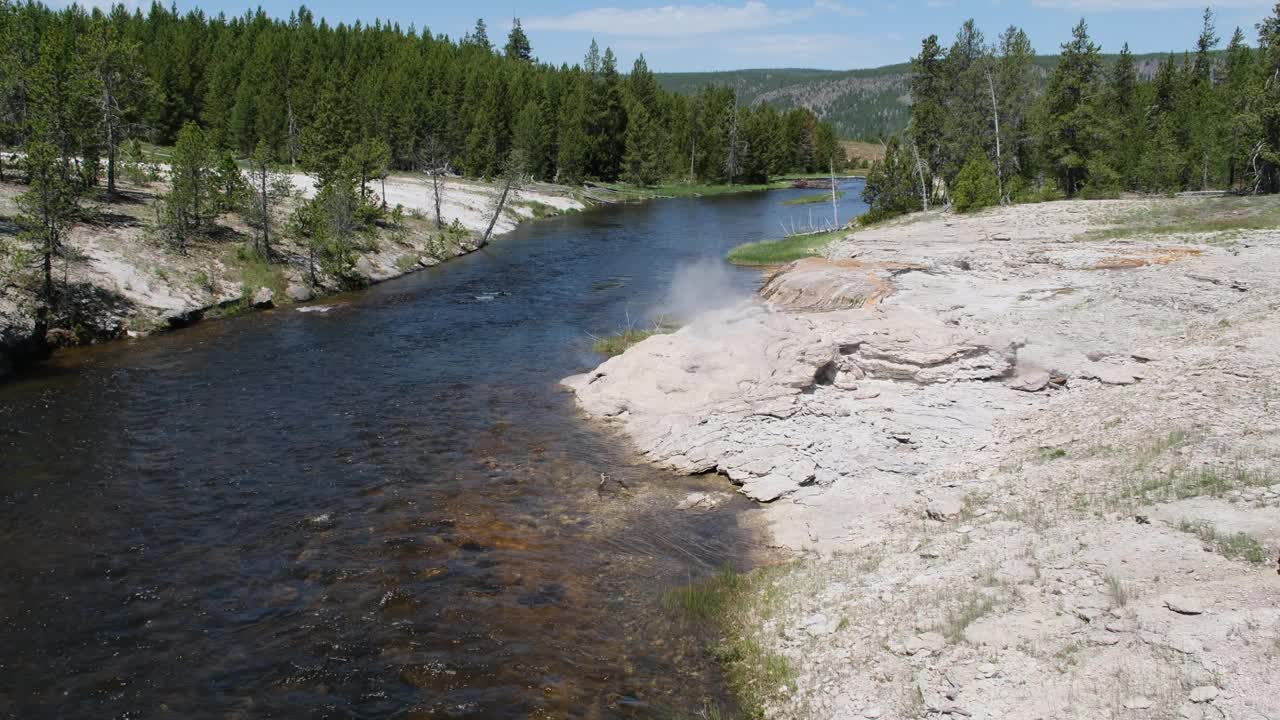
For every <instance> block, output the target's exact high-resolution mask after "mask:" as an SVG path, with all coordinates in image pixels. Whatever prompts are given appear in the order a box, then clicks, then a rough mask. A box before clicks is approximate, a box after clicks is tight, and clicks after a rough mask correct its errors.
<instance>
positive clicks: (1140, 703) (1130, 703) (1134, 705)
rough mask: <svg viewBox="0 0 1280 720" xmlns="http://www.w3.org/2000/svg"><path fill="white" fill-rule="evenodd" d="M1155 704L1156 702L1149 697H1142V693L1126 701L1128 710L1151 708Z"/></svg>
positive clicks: (1125, 704) (1125, 705)
mask: <svg viewBox="0 0 1280 720" xmlns="http://www.w3.org/2000/svg"><path fill="white" fill-rule="evenodd" d="M1154 704H1155V703H1153V702H1151V700H1150V699H1149V698H1145V697H1142V696H1141V695H1137V696H1135V697H1131V698H1129V699H1128V700H1125V701H1124V707H1125V709H1126V710H1150V709H1151V707H1152V706H1153V705H1154Z"/></svg>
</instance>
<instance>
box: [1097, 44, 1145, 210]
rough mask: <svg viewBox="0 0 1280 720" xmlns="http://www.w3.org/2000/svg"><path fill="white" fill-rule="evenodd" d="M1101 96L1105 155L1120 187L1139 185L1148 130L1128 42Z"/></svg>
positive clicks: (1117, 59) (1135, 69) (1136, 71)
mask: <svg viewBox="0 0 1280 720" xmlns="http://www.w3.org/2000/svg"><path fill="white" fill-rule="evenodd" d="M1104 97H1105V105H1106V108H1107V110H1108V112H1107V113H1106V114H1105V115H1104V120H1105V122H1106V129H1105V130H1106V149H1107V155H1108V156H1109V157H1111V158H1112V160H1113V162H1114V168H1115V170H1116V171H1117V172H1118V173H1119V176H1120V184H1121V186H1122V187H1126V188H1130V189H1135V188H1137V187H1138V186H1139V182H1138V168H1139V165H1140V163H1141V162H1142V156H1143V152H1144V148H1145V146H1146V138H1147V132H1146V130H1145V127H1144V125H1145V124H1146V119H1145V117H1144V115H1145V108H1143V107H1142V106H1141V105H1140V104H1139V97H1138V69H1137V66H1136V65H1135V64H1134V60H1133V53H1131V52H1129V44H1128V43H1125V45H1124V47H1123V48H1121V49H1120V55H1119V57H1117V58H1116V61H1115V63H1114V64H1113V65H1112V66H1111V70H1110V74H1109V77H1108V80H1107V89H1106V93H1105V96H1104Z"/></svg>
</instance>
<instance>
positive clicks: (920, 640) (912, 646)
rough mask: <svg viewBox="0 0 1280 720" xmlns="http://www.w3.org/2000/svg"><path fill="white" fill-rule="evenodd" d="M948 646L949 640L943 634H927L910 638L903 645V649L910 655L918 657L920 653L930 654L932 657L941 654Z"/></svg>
mask: <svg viewBox="0 0 1280 720" xmlns="http://www.w3.org/2000/svg"><path fill="white" fill-rule="evenodd" d="M946 646H947V639H946V638H945V637H943V636H942V634H941V633H936V632H927V633H922V634H920V635H916V636H915V637H913V638H908V639H907V641H906V642H904V643H902V649H903V651H905V652H906V653H907V654H908V655H917V654H919V653H928V654H930V655H932V654H933V653H936V652H941V651H942V649H943V648H944V647H946Z"/></svg>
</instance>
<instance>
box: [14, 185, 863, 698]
mask: <svg viewBox="0 0 1280 720" xmlns="http://www.w3.org/2000/svg"><path fill="white" fill-rule="evenodd" d="M847 189H848V190H849V192H848V196H847V198H846V199H845V200H844V201H843V202H842V208H841V212H842V215H843V216H844V217H845V218H848V217H850V216H851V215H852V214H854V213H856V212H858V211H860V210H861V205H860V203H859V202H858V201H857V200H856V199H855V198H856V197H857V195H858V194H859V193H858V191H859V190H860V185H859V184H858V183H852V184H851V185H850V187H848V188H847ZM810 192H811V191H810ZM800 194H806V193H805V191H789V190H788V191H776V192H770V193H760V194H752V195H740V196H730V197H722V198H709V199H700V200H694V199H690V200H665V201H658V202H652V203H648V204H643V205H629V206H618V207H608V208H601V209H596V210H591V211H589V212H585V213H581V214H577V215H570V216H565V217H561V218H555V219H551V220H545V221H540V222H536V223H529V224H526V225H524V226H522V227H521V228H519V229H517V230H516V231H515V232H514V233H512V234H510V235H507V236H504V237H502V238H500V239H499V240H497V241H496V242H495V243H494V244H492V245H491V246H490V247H488V248H486V249H485V250H482V251H480V252H478V253H475V254H473V255H471V256H468V257H465V258H460V259H458V260H456V261H453V262H450V263H447V264H446V265H444V266H441V267H438V268H435V269H433V270H430V271H426V272H422V273H418V274H415V275H411V276H407V277H404V278H401V279H399V280H395V281H392V282H388V283H385V284H383V285H379V286H377V287H374V288H372V289H370V290H367V291H365V292H361V293H355V294H351V295H348V296H343V297H339V298H336V299H330V300H327V301H325V303H324V304H323V305H322V306H320V307H319V308H318V311H314V312H299V311H298V309H296V308H294V309H284V310H277V311H271V312H266V313H260V314H254V315H249V316H244V317H240V318H236V319H231V320H225V321H212V322H207V323H203V324H201V325H198V326H196V327H194V328H191V329H188V330H183V331H180V332H176V333H172V334H169V335H165V336H160V337H155V338H149V339H147V340H145V341H140V342H136V343H120V344H115V345H109V346H104V347H100V348H92V349H86V350H81V351H74V352H67V353H63V354H60V355H58V356H57V357H55V359H54V360H53V361H51V362H49V363H47V364H45V365H43V366H41V367H38V368H36V369H34V370H33V371H32V372H30V373H29V374H28V375H27V376H26V377H25V378H23V379H22V380H20V381H17V382H13V383H10V384H8V385H3V386H0V556H2V558H3V569H2V570H0V573H2V574H0V716H5V717H15V718H46V717H47V718H151V717H170V718H259V717H290V718H293V717H332V718H346V717H351V718H385V717H406V718H431V717H476V718H481V717H483V718H517V717H520V718H524V717H546V718H553V717H554V718H560V717H584V718H611V717H662V718H682V717H695V716H698V713H699V711H701V710H703V709H704V708H708V707H711V706H718V707H722V708H730V707H731V703H730V701H729V700H728V699H727V698H725V697H724V695H723V692H722V689H721V687H722V683H721V678H720V677H719V675H718V674H717V671H716V668H715V667H714V664H713V663H711V662H710V661H709V660H708V659H707V658H706V656H705V653H703V652H702V651H701V650H700V642H701V640H702V639H703V638H704V634H703V632H704V631H705V629H704V628H693V627H689V626H688V625H687V624H686V622H687V621H686V620H684V619H682V618H679V617H674V616H673V614H672V613H670V612H668V611H664V610H663V609H662V602H661V599H662V595H663V592H664V591H665V590H668V589H670V588H672V587H675V586H678V585H681V584H684V583H686V582H688V581H689V580H690V579H696V578H699V577H704V576H706V575H707V574H708V573H710V572H712V571H714V570H715V569H717V568H719V567H722V566H725V565H731V564H732V565H736V564H741V563H743V562H745V561H746V560H747V559H748V556H749V555H750V554H751V552H752V550H753V549H756V548H754V546H753V543H755V542H757V540H756V538H755V537H754V535H753V533H752V532H751V530H750V529H749V526H750V524H751V523H750V522H748V520H749V518H750V514H751V512H752V511H751V510H750V508H749V506H748V505H747V504H746V503H745V502H744V501H738V500H734V501H731V502H729V503H727V504H726V505H724V506H722V507H721V508H719V509H717V510H716V511H713V512H701V513H700V512H680V511H676V510H675V509H674V506H675V505H676V503H677V502H678V501H679V500H680V499H681V498H683V497H684V496H685V495H686V494H688V493H689V492H693V491H708V490H718V491H725V490H727V489H728V485H727V482H726V481H724V480H723V479H721V478H717V477H703V478H683V477H677V476H674V475H673V474H671V473H668V472H664V471H660V470H656V469H653V468H651V467H648V466H646V465H645V464H644V463H643V462H642V461H641V460H640V459H639V458H637V457H635V456H634V454H633V453H631V452H630V451H629V450H628V449H627V446H626V443H625V441H624V440H623V439H622V438H620V437H618V436H617V435H615V434H612V433H611V432H610V431H608V430H607V429H602V428H600V427H597V426H596V425H595V424H593V423H591V422H588V421H585V420H584V419H583V418H581V417H580V416H579V415H578V414H577V413H576V412H575V410H574V406H573V400H572V398H571V397H570V396H569V395H568V394H566V393H565V392H563V391H561V390H560V389H559V388H558V387H557V381H558V380H559V379H560V378H562V377H564V376H566V375H569V374H572V373H575V372H582V371H584V370H586V369H589V368H590V367H592V366H594V365H595V364H596V363H598V362H599V360H600V358H599V356H597V355H595V354H594V353H593V352H592V351H591V345H592V340H591V335H592V334H607V333H610V332H613V331H616V330H618V329H619V328H621V327H624V326H625V325H627V324H628V323H630V324H632V325H637V326H643V325H645V324H647V323H649V322H652V321H653V319H654V318H655V317H656V316H658V315H660V314H663V313H667V312H670V311H671V310H672V308H673V303H675V304H676V305H688V304H690V303H691V302H692V303H694V304H696V303H698V302H701V301H703V300H706V301H710V300H713V299H717V298H723V297H726V296H729V295H731V294H732V293H734V292H740V293H744V294H745V293H746V292H749V291H751V290H752V289H754V288H755V287H756V286H757V285H758V284H759V281H760V274H759V273H758V272H755V271H747V270H737V269H728V268H727V267H726V266H724V265H723V263H722V262H721V261H720V258H722V257H723V256H724V253H725V252H726V251H727V250H728V249H729V248H731V247H732V246H734V245H736V244H738V243H741V242H746V241H752V240H758V239H762V238H766V237H770V236H775V235H777V234H778V232H779V227H781V226H783V225H787V224H793V223H792V220H791V218H794V219H795V223H796V224H803V223H804V222H806V221H807V220H808V217H809V216H810V214H812V215H813V216H814V217H826V215H824V214H823V213H828V214H829V213H830V206H829V205H827V206H815V207H814V208H813V209H812V212H811V210H810V209H809V208H806V207H798V208H797V207H784V206H783V205H782V204H781V201H782V200H785V199H786V198H788V197H795V196H796V195H800ZM699 261H702V262H701V263H700V262H699ZM687 268H694V270H692V271H688V270H686V269H687ZM673 285H674V286H675V290H673ZM700 293H701V295H700ZM312 309H316V308H315V307H314V306H313V308H312ZM602 474H603V478H604V482H603V483H602Z"/></svg>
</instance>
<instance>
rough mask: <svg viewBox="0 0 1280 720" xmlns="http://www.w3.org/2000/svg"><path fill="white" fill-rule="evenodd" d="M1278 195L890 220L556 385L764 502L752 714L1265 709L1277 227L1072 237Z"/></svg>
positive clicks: (1278, 318)
mask: <svg viewBox="0 0 1280 720" xmlns="http://www.w3.org/2000/svg"><path fill="white" fill-rule="evenodd" d="M1192 203H1199V204H1198V205H1196V204H1192ZM1278 207H1280V205H1277V202H1276V200H1275V199H1257V200H1235V199H1230V200H1204V199H1197V200H1125V201H1113V202H1095V203H1072V202H1063V203H1053V204H1047V205H1035V206H1018V207H1011V208H1002V209H996V210H991V211H988V212H985V213H982V214H979V215H976V216H970V217H954V216H950V215H936V214H935V215H931V216H924V217H914V218H909V219H906V220H902V221H898V222H896V223H891V224H889V225H887V226H883V227H877V228H874V229H870V230H864V231H860V232H858V233H856V234H855V235H853V236H851V237H850V238H848V239H846V240H845V241H843V242H840V243H837V244H835V245H834V246H833V247H831V248H830V250H829V253H828V255H829V258H828V259H825V260H816V259H815V260H810V261H804V262H802V263H800V264H798V265H797V266H796V267H793V268H791V269H790V270H789V271H788V272H784V273H782V274H781V275H779V276H777V277H775V278H773V280H772V281H771V282H770V283H769V284H768V286H767V287H766V289H765V291H764V299H762V300H761V301H758V302H753V303H751V304H749V305H747V306H744V307H739V308H736V309H733V310H729V311H722V312H718V313H711V314H708V315H706V316H703V317H702V318H700V319H699V320H697V321H695V322H694V323H692V324H691V325H690V326H687V327H686V328H684V329H682V330H681V331H679V332H677V333H675V334H673V335H669V336H663V337H655V338H653V339H650V340H647V341H645V342H643V343H641V344H639V345H638V346H636V347H635V348H633V349H632V350H630V351H628V352H627V353H625V354H624V355H622V356H620V357H618V358H615V359H613V360H610V361H608V362H606V363H605V364H603V365H602V366H601V367H600V368H598V369H597V370H596V371H594V372H592V373H589V374H587V375H584V376H578V377H576V378H571V379H569V380H567V381H566V383H567V384H568V385H569V386H570V387H571V388H572V389H573V390H574V391H575V392H576V393H577V396H578V398H579V401H580V403H581V406H582V407H583V408H584V410H585V411H587V412H588V413H589V414H591V415H593V416H596V417H601V418H609V419H610V422H612V423H614V424H616V426H617V427H619V429H621V430H622V431H623V432H625V433H626V434H627V435H628V436H629V437H630V438H631V439H632V440H634V441H635V443H636V444H637V445H638V447H639V448H640V449H641V450H642V451H644V452H646V453H647V455H648V456H649V457H650V459H652V460H653V461H654V462H656V463H659V464H663V465H667V466H670V467H674V468H677V469H680V470H684V471H689V472H695V471H708V470H716V471H718V472H721V473H723V474H725V475H727V476H729V477H730V478H731V479H732V480H733V481H734V482H735V483H736V484H738V485H739V489H740V490H741V491H742V492H745V493H746V494H748V495H750V496H752V497H755V498H757V499H761V500H764V501H771V504H769V505H768V508H767V516H768V518H769V527H770V530H771V533H772V536H773V538H774V542H775V544H776V545H777V546H778V547H779V548H782V549H784V550H785V551H786V552H788V553H790V554H791V555H792V556H793V557H794V558H796V562H794V563H792V564H791V565H789V566H788V568H787V570H786V571H785V572H783V573H782V574H781V575H780V576H779V579H777V580H776V581H774V582H773V583H772V585H771V586H770V587H768V588H766V589H765V591H764V592H762V593H761V597H758V598H756V599H755V600H753V601H751V602H746V603H744V605H743V607H742V613H743V614H744V616H745V619H746V620H747V626H748V631H747V632H748V634H749V635H751V636H753V637H754V638H755V639H756V640H757V641H758V642H759V643H761V644H762V645H764V646H765V647H767V648H769V649H770V650H771V651H773V652H776V653H778V654H781V655H782V656H785V657H786V658H787V659H788V661H789V665H790V667H791V668H792V670H793V671H794V673H795V678H794V681H793V682H790V683H786V684H784V685H783V686H782V687H757V688H755V689H756V692H757V694H759V695H762V696H764V697H765V698H766V703H765V704H766V707H767V709H768V716H769V717H774V718H925V717H928V718H955V719H959V718H974V719H977V718H1026V719H1028V720H1029V719H1032V718H1044V719H1046V720H1048V719H1049V718H1080V719H1081V720H1083V719H1086V718H1088V719H1092V718H1192V719H1200V718H1206V719H1207V718H1214V719H1216V718H1235V719H1239V720H1263V719H1267V720H1280V576H1278V575H1277V551H1278V549H1280V472H1278V471H1277V469H1276V463H1275V459H1276V458H1277V456H1280V405H1278V403H1280V382H1278V380H1280V314H1278V313H1277V307H1278V306H1280V231H1277V230H1253V231H1229V232H1213V233H1200V234H1177V233H1176V232H1167V231H1165V232H1162V233H1160V234H1157V235H1147V236H1141V235H1139V236H1126V237H1106V236H1098V235H1096V234H1095V235H1084V233H1085V232H1086V231H1088V230H1090V229H1095V230H1096V229H1097V228H1100V227H1105V226H1107V225H1108V224H1112V223H1114V222H1116V220H1117V218H1123V222H1126V223H1132V222H1140V221H1142V220H1143V219H1144V218H1150V217H1153V216H1154V217H1156V218H1161V217H1165V216H1171V215H1170V214H1171V213H1175V212H1176V213H1179V214H1178V215H1177V217H1179V218H1186V217H1192V218H1195V217H1197V216H1200V215H1203V216H1206V217H1207V216H1209V215H1215V216H1219V217H1225V218H1230V217H1233V216H1236V215H1239V214H1241V213H1251V212H1259V211H1264V212H1268V213H1274V212H1275V211H1276V209H1277V208H1278ZM1272 216H1274V215H1272ZM1156 224H1161V223H1159V222H1157V223H1156Z"/></svg>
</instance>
